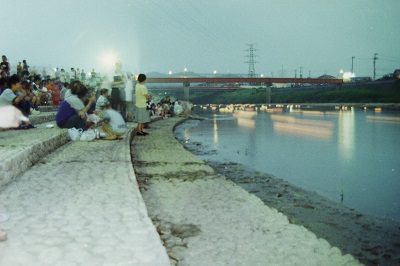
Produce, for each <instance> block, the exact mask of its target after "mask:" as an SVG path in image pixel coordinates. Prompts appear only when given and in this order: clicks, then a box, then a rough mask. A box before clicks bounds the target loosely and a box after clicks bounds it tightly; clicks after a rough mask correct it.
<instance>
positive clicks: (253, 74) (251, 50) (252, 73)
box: [245, 44, 258, 78]
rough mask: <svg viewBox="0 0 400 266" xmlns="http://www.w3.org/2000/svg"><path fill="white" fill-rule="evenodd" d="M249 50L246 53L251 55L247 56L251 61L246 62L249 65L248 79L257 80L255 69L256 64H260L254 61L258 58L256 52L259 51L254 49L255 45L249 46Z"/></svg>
mask: <svg viewBox="0 0 400 266" xmlns="http://www.w3.org/2000/svg"><path fill="white" fill-rule="evenodd" d="M248 46H249V49H247V50H246V51H249V55H247V56H246V57H248V58H249V61H246V62H245V63H248V64H249V74H248V77H249V78H255V77H256V71H255V68H254V64H255V63H258V62H257V61H256V60H254V57H256V55H255V54H254V52H255V51H257V49H254V44H248Z"/></svg>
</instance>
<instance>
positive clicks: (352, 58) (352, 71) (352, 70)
mask: <svg viewBox="0 0 400 266" xmlns="http://www.w3.org/2000/svg"><path fill="white" fill-rule="evenodd" d="M354 58H355V57H354V56H352V57H351V73H354V69H353V60H354Z"/></svg>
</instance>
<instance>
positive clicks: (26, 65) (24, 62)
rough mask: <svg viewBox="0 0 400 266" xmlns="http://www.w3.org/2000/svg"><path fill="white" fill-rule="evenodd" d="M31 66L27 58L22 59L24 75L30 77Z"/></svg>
mask: <svg viewBox="0 0 400 266" xmlns="http://www.w3.org/2000/svg"><path fill="white" fill-rule="evenodd" d="M29 75H30V73H29V66H28V63H27V62H26V60H25V59H24V60H22V77H29Z"/></svg>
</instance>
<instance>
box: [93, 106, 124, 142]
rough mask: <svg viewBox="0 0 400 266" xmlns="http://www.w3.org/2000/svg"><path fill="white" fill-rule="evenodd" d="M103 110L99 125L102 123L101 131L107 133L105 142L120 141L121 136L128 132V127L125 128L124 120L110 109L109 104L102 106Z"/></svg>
mask: <svg viewBox="0 0 400 266" xmlns="http://www.w3.org/2000/svg"><path fill="white" fill-rule="evenodd" d="M102 108H103V110H104V114H103V115H102V117H101V120H100V123H102V124H103V125H102V129H103V130H104V132H106V133H107V135H108V136H107V137H106V138H104V139H105V140H115V139H122V135H124V134H125V133H126V131H128V127H127V126H126V123H125V120H124V118H123V117H122V115H121V114H120V113H119V112H118V111H116V110H114V109H111V105H110V104H109V103H107V104H105V105H103V106H102Z"/></svg>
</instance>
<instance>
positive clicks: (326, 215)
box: [175, 121, 400, 265]
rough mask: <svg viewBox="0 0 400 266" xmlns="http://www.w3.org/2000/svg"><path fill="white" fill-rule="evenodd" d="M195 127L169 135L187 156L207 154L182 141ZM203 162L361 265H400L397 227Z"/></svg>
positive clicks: (244, 170) (273, 181)
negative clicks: (355, 259)
mask: <svg viewBox="0 0 400 266" xmlns="http://www.w3.org/2000/svg"><path fill="white" fill-rule="evenodd" d="M196 124H197V122H195V121H187V122H186V123H184V124H183V125H181V126H179V127H178V128H176V130H175V135H176V137H177V139H178V141H180V143H181V144H182V145H184V146H185V147H186V148H187V149H188V150H189V151H190V152H191V153H193V154H195V155H202V154H205V153H209V152H211V151H208V150H206V149H205V148H204V147H203V146H202V145H201V144H199V143H191V142H190V141H189V142H187V139H186V138H185V137H184V131H185V129H186V128H189V127H191V126H194V125H196ZM206 163H207V164H208V165H210V166H211V167H212V168H213V169H214V170H215V171H216V172H217V173H219V174H221V175H224V176H226V177H227V179H228V180H231V181H233V182H235V183H236V184H237V185H239V186H241V187H242V188H243V189H245V190H246V191H248V192H249V193H251V194H253V195H255V196H257V197H258V198H260V199H261V200H262V201H263V202H264V204H265V205H266V206H269V207H272V208H275V209H277V210H278V211H279V212H281V213H283V214H284V215H286V216H287V217H288V219H289V221H290V222H291V223H292V224H297V225H302V226H304V227H306V228H307V229H309V230H310V231H312V232H313V233H314V234H316V235H317V237H319V238H323V239H326V240H327V241H328V242H329V243H330V244H331V245H333V246H336V247H338V248H340V249H341V251H342V252H343V253H345V254H346V253H347V254H352V255H353V256H354V257H355V258H357V259H358V260H360V261H361V262H362V263H364V264H366V265H398V264H399V263H400V256H399V254H400V241H399V239H400V224H399V223H397V222H393V221H390V220H383V219H378V218H375V217H371V216H367V215H363V214H361V213H358V212H356V211H354V210H352V209H349V208H346V207H344V206H343V205H341V204H340V203H336V202H333V201H330V200H328V199H327V198H325V197H322V196H320V195H318V194H316V193H314V192H311V191H307V190H304V189H301V188H299V187H296V186H293V185H291V184H290V183H288V182H286V181H284V180H282V179H280V178H277V177H274V176H272V175H269V174H265V173H260V172H258V171H254V170H253V169H250V168H248V167H245V166H243V165H240V164H236V163H219V162H215V161H207V162H206Z"/></svg>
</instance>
